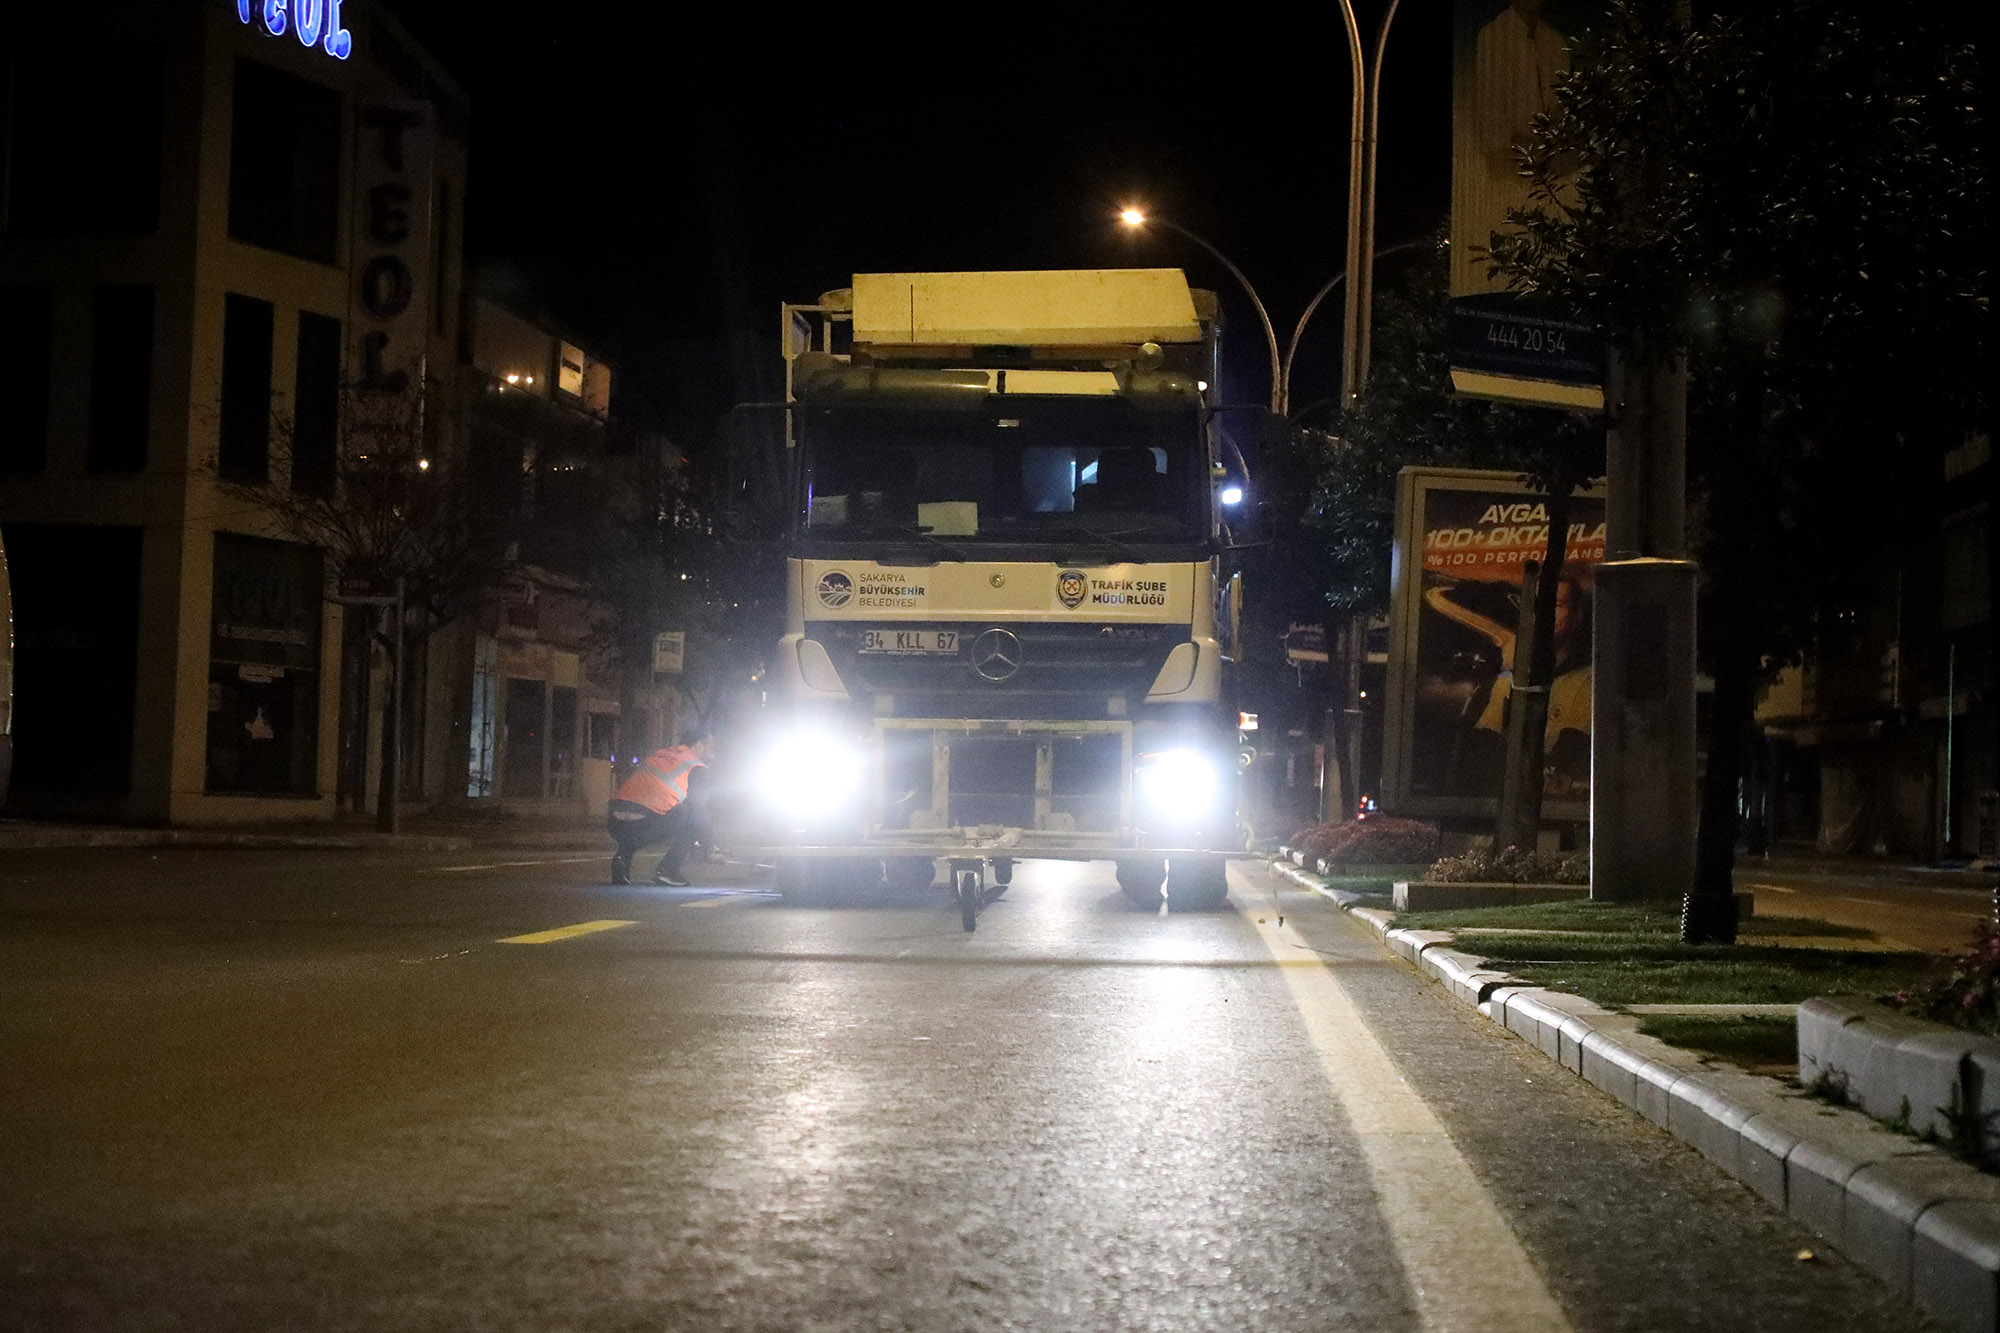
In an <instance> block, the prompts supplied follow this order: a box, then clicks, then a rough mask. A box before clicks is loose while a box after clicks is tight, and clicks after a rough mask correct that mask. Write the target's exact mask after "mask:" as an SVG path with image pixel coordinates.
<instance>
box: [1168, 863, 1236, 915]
mask: <svg viewBox="0 0 2000 1333" xmlns="http://www.w3.org/2000/svg"><path fill="white" fill-rule="evenodd" d="M1228 865H1229V862H1228V861H1227V860H1225V859H1224V858H1222V857H1220V856H1176V857H1174V858H1173V859H1172V860H1170V861H1168V862H1167V910H1168V911H1170V912H1213V911H1215V910H1216V909H1218V908H1220V907H1222V906H1223V905H1224V904H1225V903H1227V902H1228V901H1229V875H1228Z"/></svg>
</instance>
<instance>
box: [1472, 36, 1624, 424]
mask: <svg viewBox="0 0 2000 1333" xmlns="http://www.w3.org/2000/svg"><path fill="white" fill-rule="evenodd" d="M1577 8H1579V7H1578V6H1575V5H1573V4H1565V3H1561V2H1558V3H1555V4H1551V3H1549V2H1548V0H1456V2H1455V4H1454V6H1453V24H1452V75H1451V144H1452V153H1451V332H1450V357H1451V382H1452V388H1453V389H1454V390H1456V391H1457V392H1459V393H1462V394H1465V395H1467V396H1469V397H1474V398H1488V399H1494V400H1497V401H1500V402H1516V403H1534V404H1538V405H1540V406H1544V407H1560V408H1569V409H1572V410H1576V411H1589V412H1598V411H1602V410H1603V409H1604V387H1603V386H1604V341H1603V338H1602V336H1601V335H1600V334H1599V333H1598V331H1597V330H1595V329H1594V328H1592V327H1591V326H1590V325H1589V324H1588V323H1587V322H1585V321H1583V320H1580V319H1577V318H1575V317H1574V316H1573V315H1571V314H1570V313H1569V312H1567V311H1564V310H1561V309H1557V308H1553V307H1550V306H1548V305H1546V304H1545V303H1542V302H1539V301H1536V300H1534V299H1531V298H1529V297H1526V296H1522V295H1520V294H1518V293H1515V292H1511V291H1508V290H1507V289H1506V286H1505V284H1504V283H1502V282H1500V281H1498V280H1496V279H1495V278H1494V277H1492V275H1491V274H1490V273H1489V272H1488V262H1487V248H1488V246H1489V245H1490V244H1491V242H1492V238H1493V235H1494V233H1495V232H1504V231H1506V230H1508V222H1507V214H1508V212H1509V211H1510V210H1513V209H1520V208H1526V207H1528V206H1529V205H1530V204H1531V203H1533V202H1534V201H1533V200H1532V199H1531V197H1530V195H1529V182H1528V180H1527V178H1526V177H1524V176H1522V175H1521V171H1520V166H1519V164H1518V162H1517V161H1516V157H1515V154H1516V152H1517V151H1518V150H1519V149H1521V148H1523V147H1525V146H1526V145H1527V144H1528V143H1529V141H1530V137H1531V134H1530V122H1531V121H1532V120H1533V119H1534V118H1535V117H1536V116H1537V115H1541V114H1544V113H1547V112H1551V111H1554V110H1555V109H1556V102H1555V91H1554V90H1555V85H1556V82H1557V80H1559V79H1560V78H1561V77H1562V76H1563V74H1564V73H1565V72H1566V71H1567V70H1568V69H1569V46H1568V37H1569V35H1571V34H1573V33H1574V32H1575V31H1576V30H1577V28H1578V27H1579V26H1580V25H1579V24H1578V22H1577V15H1576V14H1575V13H1574V12H1573V11H1574V10H1576V9H1577ZM1552 11H1553V12H1552Z"/></svg>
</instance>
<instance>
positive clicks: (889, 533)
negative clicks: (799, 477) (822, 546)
mask: <svg viewBox="0 0 2000 1333" xmlns="http://www.w3.org/2000/svg"><path fill="white" fill-rule="evenodd" d="M816 535H822V534H816ZM823 535H824V536H825V537H826V539H827V540H829V541H840V540H843V539H848V538H855V537H860V538H868V537H911V538H914V539H915V540H917V541H920V542H923V543H924V544H925V545H927V546H935V547H937V548H938V549H939V550H940V551H943V552H945V553H946V554H948V555H950V556H951V558H952V559H954V560H970V559H972V556H971V554H970V553H968V552H967V551H966V549H965V548H964V547H963V546H959V545H956V544H954V543H952V542H948V541H946V540H945V539H944V538H942V537H939V536H937V535H935V534H934V533H933V532H932V531H931V530H930V529H929V528H926V527H923V526H922V525H920V524H916V523H850V524H847V525H845V526H844V527H842V528H840V529H839V530H838V531H837V532H828V533H825V534H823Z"/></svg>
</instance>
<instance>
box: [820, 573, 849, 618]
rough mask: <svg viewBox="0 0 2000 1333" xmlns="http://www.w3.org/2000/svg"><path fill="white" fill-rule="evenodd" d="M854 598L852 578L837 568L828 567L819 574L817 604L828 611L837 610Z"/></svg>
mask: <svg viewBox="0 0 2000 1333" xmlns="http://www.w3.org/2000/svg"><path fill="white" fill-rule="evenodd" d="M853 600H854V580H853V579H851V578H849V577H847V575H845V574H843V573H841V572H840V571H839V570H837V569H829V570H828V571H827V572H826V573H824V574H822V575H820V576H819V604H820V605H821V606H823V607H825V608H827V609H828V610H829V611H838V610H839V609H840V608H841V607H843V606H846V605H847V604H848V603H849V602H851V601H853Z"/></svg>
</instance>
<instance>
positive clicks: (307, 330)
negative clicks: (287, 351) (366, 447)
mask: <svg viewBox="0 0 2000 1333" xmlns="http://www.w3.org/2000/svg"><path fill="white" fill-rule="evenodd" d="M339 434H340V321H339V320H337V319H330V318H328V317H327V316H325V315H315V314H313V313H311V312H310V311H301V312H300V313H299V366H298V375H297V378H296V379H295V380H294V382H293V385H292V440H291V444H292V489H293V490H295V491H303V492H305V493H306V494H308V495H331V494H333V473H334V457H335V449H336V441H337V440H338V438H339Z"/></svg>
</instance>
